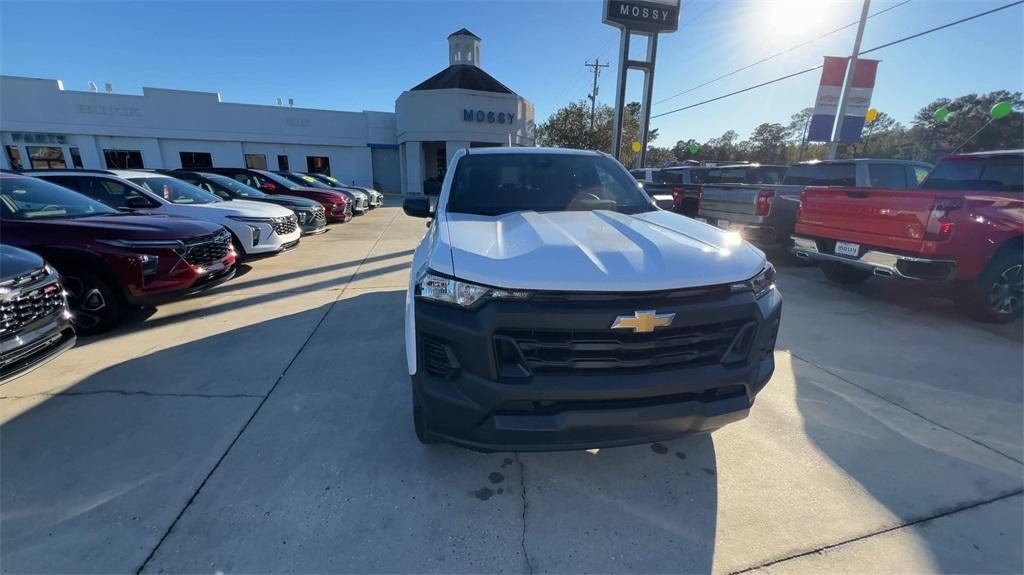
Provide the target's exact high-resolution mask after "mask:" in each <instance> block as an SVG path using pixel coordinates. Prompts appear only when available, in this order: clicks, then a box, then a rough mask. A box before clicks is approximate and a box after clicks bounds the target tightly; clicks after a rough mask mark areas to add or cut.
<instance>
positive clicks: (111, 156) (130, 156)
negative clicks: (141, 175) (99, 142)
mask: <svg viewBox="0 0 1024 575" xmlns="http://www.w3.org/2000/svg"><path fill="white" fill-rule="evenodd" d="M103 162H104V163H106V164H107V169H108V170H138V169H142V168H143V167H145V166H143V165H142V152H140V151H138V150H103Z"/></svg>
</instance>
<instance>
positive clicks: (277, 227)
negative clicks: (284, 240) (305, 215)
mask: <svg viewBox="0 0 1024 575" xmlns="http://www.w3.org/2000/svg"><path fill="white" fill-rule="evenodd" d="M270 227H272V228H274V233H276V234H277V235H279V236H285V235H288V234H290V233H292V232H294V231H295V229H296V228H298V223H297V222H296V219H295V216H285V217H282V218H274V221H273V223H271V224H270Z"/></svg>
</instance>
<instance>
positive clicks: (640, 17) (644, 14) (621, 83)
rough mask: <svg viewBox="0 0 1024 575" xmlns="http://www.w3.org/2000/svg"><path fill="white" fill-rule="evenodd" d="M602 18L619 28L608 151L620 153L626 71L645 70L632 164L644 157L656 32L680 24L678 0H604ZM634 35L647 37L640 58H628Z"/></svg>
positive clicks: (655, 52)
mask: <svg viewBox="0 0 1024 575" xmlns="http://www.w3.org/2000/svg"><path fill="white" fill-rule="evenodd" d="M603 16H604V18H603V20H602V21H603V22H604V23H605V24H608V25H609V26H615V27H616V28H619V29H620V30H621V31H622V36H621V38H620V40H619V79H618V84H617V87H616V89H615V121H614V123H613V124H612V149H611V153H612V155H613V156H615V157H616V158H618V157H619V152H620V151H621V145H622V117H623V110H624V107H625V105H626V101H625V100H626V73H627V72H628V71H629V70H642V71H643V73H644V91H643V94H644V95H643V101H642V102H641V103H640V118H639V120H640V154H639V155H637V156H636V161H635V164H634V167H637V168H642V167H643V166H644V163H645V162H646V161H647V134H648V127H649V125H650V123H651V94H652V93H653V91H654V60H655V56H656V54H657V52H658V34H660V33H662V32H675V31H676V30H677V29H678V28H679V0H604V15H603ZM634 36H640V37H642V38H646V45H647V46H646V47H647V51H646V52H647V53H646V57H645V58H644V59H642V60H631V59H630V57H629V43H630V40H631V39H632V38H633V37H634Z"/></svg>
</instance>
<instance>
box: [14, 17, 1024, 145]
mask: <svg viewBox="0 0 1024 575" xmlns="http://www.w3.org/2000/svg"><path fill="white" fill-rule="evenodd" d="M1009 2H1010V0H999V1H988V0H912V1H911V2H910V3H908V4H906V5H903V6H900V7H898V8H895V9H893V10H892V11H890V12H888V13H886V14H883V15H880V16H878V17H877V18H872V19H871V20H869V21H868V25H867V29H866V31H865V35H864V43H863V47H864V48H870V47H872V46H876V45H879V44H882V43H885V42H889V41H891V40H894V39H897V38H900V37H903V36H906V35H909V34H913V33H915V32H918V31H922V30H925V29H927V28H931V27H933V26H936V25H939V24H943V23H946V22H950V21H953V20H956V19H959V18H962V17H964V16H968V15H971V14H974V13H977V12H982V11H984V10H988V9H990V8H994V7H997V6H1000V5H1003V4H1007V3H1009ZM896 3H897V0H875V1H874V2H872V10H871V11H872V12H876V11H879V10H883V9H885V8H887V7H890V6H893V5H894V4H896ZM860 5H861V3H860V2H859V1H854V2H832V1H828V0H818V1H815V2H809V1H807V0H803V1H801V0H780V1H779V2H770V1H740V0H682V17H681V22H680V29H679V31H678V32H676V33H674V34H666V35H662V37H661V40H660V44H659V54H658V68H657V74H656V78H655V93H654V99H655V101H657V100H660V99H662V98H666V97H668V96H671V95H672V94H675V93H677V92H680V91H682V90H685V89H688V88H691V87H693V86H695V85H697V84H700V83H703V82H704V81H706V80H709V79H711V78H714V77H715V76H718V75H720V74H723V73H725V72H728V71H731V70H734V69H736V68H739V67H741V66H744V65H746V64H749V63H751V62H753V61H756V60H758V59H760V58H763V57H765V56H767V55H769V54H772V53H774V52H777V51H780V50H783V49H786V48H788V47H790V46H793V45H795V44H799V43H802V42H804V41H806V40H808V39H811V38H813V37H816V36H818V35H820V34H822V33H824V32H827V31H829V30H832V29H835V28H838V27H839V26H842V25H845V24H847V23H849V22H852V21H854V20H856V19H857V16H858V14H859V12H860ZM600 20H601V3H600V2H599V1H584V0H579V1H566V2H558V1H516V2H507V1H506V2H499V1H493V2H492V1H485V0H475V1H469V0H466V1H459V2H437V1H412V0H407V1H403V2H385V1H379V0H378V1H363V2H343V1H334V2H315V1H303V0H299V1H292V2H251V1H243V0H236V1H228V2H212V1H179V2H153V1H138V2H128V1H102V2H96V1H88V0H86V1H79V2H70V3H63V2H51V1H46V0H37V1H33V2H17V1H9V0H0V73H3V74H9V75H19V76H32V77H40V78H58V79H61V80H63V81H64V86H65V89H73V90H84V89H87V87H86V85H87V82H88V81H89V80H95V81H96V82H98V83H100V85H101V86H102V84H103V83H104V82H110V83H111V84H113V86H114V91H115V92H120V93H136V94H137V93H141V90H142V86H153V87H161V88H178V89H188V90H201V91H211V92H219V93H220V94H221V97H222V99H223V100H224V101H230V102H246V103H258V104H272V103H273V102H274V100H275V98H276V97H279V96H280V97H285V98H287V97H292V98H294V99H295V101H296V105H297V106H302V107H311V108H329V109H339V110H364V109H366V110H386V111H390V110H392V109H393V106H394V101H395V98H397V97H398V95H399V94H400V93H401V92H402V90H406V89H408V88H410V87H412V86H414V85H415V84H417V83H419V82H420V81H422V80H424V79H426V78H427V77H429V76H431V75H432V74H434V73H436V72H438V71H440V70H441V69H443V68H444V67H445V66H447V36H448V34H449V33H451V32H453V31H455V30H457V29H459V28H462V27H466V28H469V29H470V30H472V31H473V32H474V33H476V34H477V35H478V36H480V37H481V38H483V46H482V61H483V66H484V68H485V69H487V70H488V71H489V72H490V73H491V74H492V75H494V76H495V77H496V78H498V79H499V80H501V81H502V82H504V83H505V84H506V85H508V86H509V87H511V88H512V89H513V90H515V91H517V92H518V93H520V94H521V95H523V96H525V97H527V98H529V99H531V100H532V101H533V102H534V103H535V105H536V114H537V121H538V123H539V122H541V121H543V120H544V119H546V118H547V117H548V115H549V114H550V113H551V112H552V111H554V110H555V109H557V108H558V107H559V106H560V105H563V104H564V103H566V102H568V101H569V100H572V99H582V98H584V97H585V96H586V94H587V93H588V92H589V89H590V83H591V82H590V80H591V77H590V75H589V72H588V69H587V68H585V67H584V65H583V64H584V61H586V60H592V59H594V58H595V57H600V58H601V60H602V62H603V61H608V60H611V61H612V62H613V64H614V61H615V59H616V58H617V56H618V55H617V52H618V34H619V32H618V30H616V29H614V28H611V27H609V26H606V25H603V24H601V22H600ZM854 33H855V28H854V27H851V28H849V29H847V30H844V31H843V32H840V33H837V34H834V35H832V36H830V37H828V38H826V39H824V40H820V41H817V42H815V43H813V44H811V45H809V46H806V47H803V48H800V49H798V50H794V51H793V52H790V53H788V54H786V55H785V56H782V57H779V58H777V59H774V60H772V61H770V62H767V63H765V64H762V65H759V66H756V67H754V68H751V69H749V70H746V71H744V72H741V73H739V74H736V75H735V76H732V77H730V78H727V79H725V80H722V81H719V82H715V83H713V84H711V85H709V86H706V87H703V88H700V89H698V90H695V91H693V92H690V93H688V94H686V95H684V96H680V97H678V98H675V99H673V100H670V101H668V102H664V103H662V104H659V105H656V106H654V107H653V110H654V113H655V114H657V113H659V112H664V111H668V110H671V109H673V108H677V107H680V106H684V105H687V104H691V103H694V102H698V101H700V100H704V99H707V98H710V97H714V96H717V95H720V94H724V93H727V92H730V91H733V90H737V89H740V88H743V87H746V86H749V85H753V84H757V83H759V82H763V81H765V80H768V79H771V78H774V77H777V76H781V75H783V74H786V73H790V72H793V71H797V70H800V69H803V68H806V67H809V66H813V65H816V64H819V63H820V62H821V57H822V56H824V55H835V56H844V55H848V54H849V52H850V50H851V49H852V44H853V38H854ZM872 57H877V58H879V59H881V60H882V63H881V64H880V65H879V72H878V81H877V84H876V88H875V94H874V99H873V102H872V103H873V106H874V107H876V108H877V109H879V110H881V111H884V112H887V113H889V114H891V115H893V116H895V117H896V118H897V119H898V120H900V121H903V122H905V123H909V120H910V118H911V117H912V116H913V114H914V112H916V111H917V110H918V109H919V108H920V107H921V106H923V105H925V104H927V103H928V102H930V101H932V100H933V99H935V98H938V97H956V96H959V95H962V94H966V93H971V92H987V91H991V90H996V89H1010V90H1024V6H1016V7H1014V8H1010V9H1008V10H1004V11H1002V12H999V13H997V14H994V15H991V16H986V17H984V18H981V19H978V20H974V21H972V22H969V23H966V24H962V25H960V26H956V27H954V28H951V29H947V30H943V31H940V32H936V33H934V34H931V35H929V36H926V37H923V38H920V39H917V40H912V41H910V42H906V43H903V44H900V45H898V46H893V47H891V48H887V49H885V50H881V51H879V52H876V53H875V54H872ZM817 82H818V74H817V73H809V74H806V75H804V76H801V77H798V78H794V79H791V80H787V81H784V82H781V83H778V84H775V85H772V86H769V87H766V88H762V89H759V90H755V91H752V92H749V93H746V94H743V95H740V96H735V97H732V98H728V99H725V100H722V101H719V102H716V103H713V104H709V105H705V106H701V107H698V108H694V109H692V110H688V111H684V112H680V113H678V114H673V115H670V116H666V117H663V118H659V119H656V120H654V121H653V123H652V126H653V127H656V128H658V129H659V130H660V132H661V137H660V138H659V140H658V142H657V143H659V144H661V145H671V144H672V143H674V142H675V141H676V140H678V139H686V138H695V139H697V140H700V141H703V140H706V139H708V138H711V137H715V136H718V135H720V134H721V133H722V132H724V131H725V130H728V129H735V130H737V131H738V132H739V133H740V134H741V136H746V135H747V134H748V133H749V132H750V130H751V129H752V128H753V127H754V126H756V125H757V124H759V123H761V122H765V121H769V122H783V123H785V122H786V121H787V120H788V119H789V116H790V115H791V114H793V113H794V112H796V111H798V110H799V109H800V108H803V107H805V106H809V105H811V104H812V103H813V100H814V94H815V90H816V86H817ZM614 88H615V72H614V65H613V66H612V68H610V69H608V70H606V71H605V73H604V75H603V76H602V82H601V93H600V96H599V98H600V100H601V101H604V102H608V103H612V100H613V99H614ZM630 92H631V93H632V94H637V95H638V94H639V82H635V83H634V85H633V86H631V88H630Z"/></svg>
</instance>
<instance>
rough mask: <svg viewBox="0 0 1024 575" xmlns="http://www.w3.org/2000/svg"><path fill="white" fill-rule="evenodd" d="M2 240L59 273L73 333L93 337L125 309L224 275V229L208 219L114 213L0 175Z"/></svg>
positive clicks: (229, 254)
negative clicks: (32, 253)
mask: <svg viewBox="0 0 1024 575" xmlns="http://www.w3.org/2000/svg"><path fill="white" fill-rule="evenodd" d="M0 224H2V226H3V240H4V243H5V244H10V245H14V246H18V247H21V248H25V249H29V250H32V251H34V252H36V253H38V254H39V255H41V256H43V257H44V258H46V260H47V261H48V262H49V263H50V264H51V265H53V266H54V267H55V268H57V270H58V271H59V272H60V274H61V276H62V283H63V285H64V290H65V291H66V292H67V298H68V305H69V306H70V308H71V312H72V314H73V321H74V324H75V327H76V329H77V331H78V332H79V333H81V334H84V335H88V334H95V333H100V332H103V331H106V330H108V329H110V328H112V327H114V326H115V325H117V323H118V322H120V321H121V319H123V317H124V315H125V312H126V311H127V310H128V308H129V307H130V306H142V305H155V304H158V303H161V302H164V301H167V300H170V299H176V298H180V297H182V296H185V295H189V294H192V293H195V292H198V291H201V290H204V289H207V288H210V287H213V286H215V285H218V284H220V283H222V282H224V281H227V280H229V279H231V277H232V276H234V274H235V267H234V264H235V253H234V250H233V249H232V247H231V234H230V233H229V232H228V231H227V230H225V229H224V228H223V227H221V226H218V225H217V224H213V223H210V222H205V221H201V220H193V219H191V218H180V217H175V216H143V215H133V214H126V213H122V212H118V211H116V210H114V209H111V208H109V207H107V206H106V205H104V204H101V203H99V202H96V201H94V200H92V199H90V198H87V197H86V196H83V195H82V194H79V193H77V192H72V191H71V190H68V189H66V188H62V187H60V186H58V185H56V184H51V183H49V182H45V181H43V180H39V179H37V178H30V177H27V176H21V175H15V174H9V173H0Z"/></svg>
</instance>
